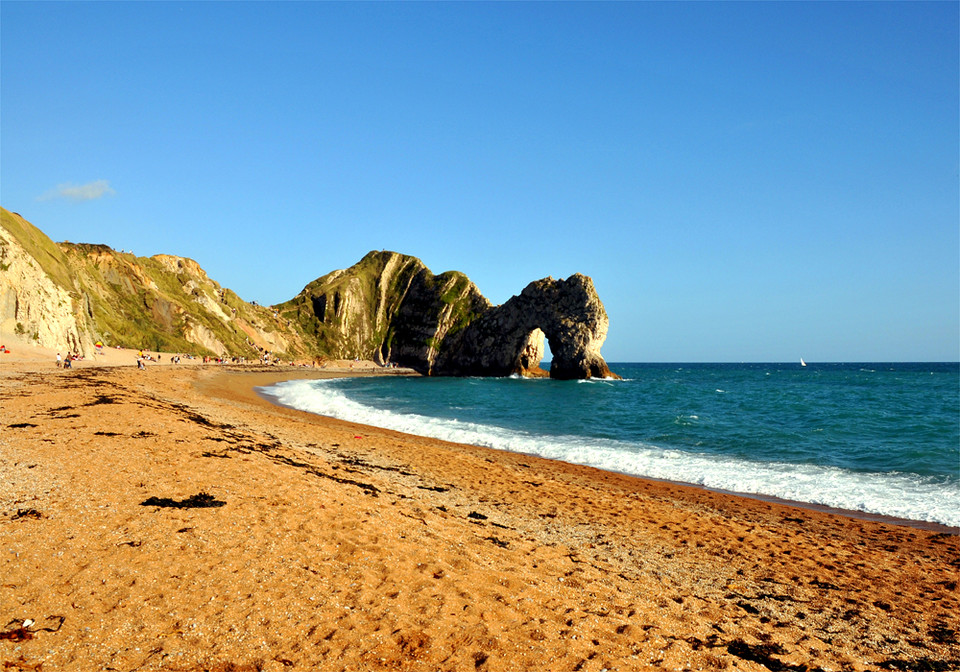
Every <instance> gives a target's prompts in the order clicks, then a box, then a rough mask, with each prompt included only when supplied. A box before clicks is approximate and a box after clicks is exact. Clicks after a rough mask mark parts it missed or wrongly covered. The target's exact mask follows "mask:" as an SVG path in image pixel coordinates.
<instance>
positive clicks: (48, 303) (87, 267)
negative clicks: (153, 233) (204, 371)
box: [0, 208, 316, 358]
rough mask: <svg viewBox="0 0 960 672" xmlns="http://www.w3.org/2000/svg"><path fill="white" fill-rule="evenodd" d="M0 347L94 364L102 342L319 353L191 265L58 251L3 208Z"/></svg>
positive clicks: (78, 247) (248, 353) (73, 248)
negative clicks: (73, 355)
mask: <svg viewBox="0 0 960 672" xmlns="http://www.w3.org/2000/svg"><path fill="white" fill-rule="evenodd" d="M0 215H2V219H0V223H2V226H0V339H2V340H4V341H8V340H13V339H16V340H19V341H21V342H25V343H29V344H34V345H40V346H43V347H49V348H53V349H57V350H63V351H64V352H77V353H79V354H84V355H89V354H91V352H92V351H93V345H94V343H95V342H96V341H98V340H101V341H103V342H104V343H105V344H107V345H119V346H125V347H131V348H143V349H147V350H166V351H168V352H186V353H193V354H197V355H218V356H224V355H235V356H242V357H247V358H256V357H258V356H259V354H260V353H261V352H263V351H270V352H273V353H283V354H285V355H287V356H289V357H290V358H293V357H307V356H310V355H311V353H313V352H314V351H315V349H316V348H314V347H311V344H309V343H304V342H303V340H302V339H301V338H300V335H299V333H298V332H297V331H296V330H293V329H290V328H288V325H287V324H286V323H284V322H282V321H281V320H280V319H279V318H278V317H277V316H276V314H275V312H274V311H273V310H271V309H269V308H266V307H263V306H257V305H254V304H250V303H247V302H246V301H243V300H242V299H240V298H239V297H238V296H237V295H236V294H234V293H233V292H232V291H230V290H229V289H225V288H223V287H221V286H220V285H219V284H218V283H216V282H215V281H213V280H211V279H210V278H209V277H207V274H206V273H205V272H204V270H203V269H202V268H200V266H199V264H197V263H196V262H195V261H193V260H192V259H186V258H183V257H175V256H170V255H157V256H154V257H137V256H134V255H133V254H129V253H121V252H117V251H116V250H113V249H111V248H109V247H107V246H106V245H91V244H86V243H76V244H75V243H54V242H53V241H52V240H50V239H49V238H48V237H47V236H46V235H45V234H44V233H43V232H42V231H40V229H38V228H37V227H35V226H33V225H32V224H31V223H29V222H28V221H26V220H25V219H24V218H23V217H21V216H20V215H18V214H16V213H12V212H9V211H8V210H6V209H2V208H0Z"/></svg>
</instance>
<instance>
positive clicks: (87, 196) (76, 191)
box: [37, 180, 117, 202]
mask: <svg viewBox="0 0 960 672" xmlns="http://www.w3.org/2000/svg"><path fill="white" fill-rule="evenodd" d="M116 193H117V192H116V191H114V190H113V188H112V187H111V186H110V182H109V181H108V180H95V181H94V182H88V183H87V184H73V183H72V182H67V183H65V184H58V185H57V187H56V188H55V189H51V190H49V191H47V192H46V193H44V194H41V195H40V196H37V200H38V201H54V200H57V199H61V198H62V199H65V200H68V201H75V202H80V201H95V200H97V199H98V198H103V197H104V196H113V195H114V194H116Z"/></svg>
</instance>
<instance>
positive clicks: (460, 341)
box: [431, 273, 618, 379]
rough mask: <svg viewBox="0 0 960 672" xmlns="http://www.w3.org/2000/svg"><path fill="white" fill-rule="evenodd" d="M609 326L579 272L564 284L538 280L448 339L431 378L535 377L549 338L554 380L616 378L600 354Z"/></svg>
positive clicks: (593, 291)
mask: <svg viewBox="0 0 960 672" xmlns="http://www.w3.org/2000/svg"><path fill="white" fill-rule="evenodd" d="M608 325H609V319H608V318H607V312H606V310H604V308H603V304H602V303H601V302H600V297H599V296H597V292H596V289H595V288H594V286H593V280H591V279H590V278H589V277H587V276H585V275H581V274H579V273H577V274H575V275H572V276H570V277H569V278H567V279H566V280H563V279H560V280H554V279H553V278H544V279H542V280H536V281H534V282H531V283H530V284H529V285H527V286H526V287H525V288H524V290H523V291H522V292H521V293H520V294H519V295H517V296H514V297H513V298H511V299H510V300H509V301H507V302H506V303H504V304H503V305H501V306H497V307H495V308H491V309H490V310H489V311H487V312H486V313H484V314H483V315H482V316H480V317H479V318H478V319H476V320H474V321H473V322H471V323H470V324H469V325H468V326H467V327H466V329H464V330H463V332H461V333H460V334H458V335H457V337H456V338H451V339H448V341H447V342H445V343H444V348H443V352H442V353H441V356H440V357H439V358H438V359H437V362H436V365H435V366H434V369H433V370H432V371H431V373H432V374H434V375H454V376H463V375H467V376H471V375H476V376H507V375H511V374H514V373H519V374H521V375H530V374H534V373H535V372H536V371H537V370H538V369H539V364H540V360H541V359H542V358H543V354H544V347H543V341H544V339H546V340H547V342H549V344H550V350H551V352H552V353H553V362H552V364H551V366H550V377H551V378H558V379H574V378H578V379H579V378H616V377H618V376H617V375H616V374H614V373H612V372H611V371H610V368H609V367H608V366H607V363H606V362H605V361H604V359H603V357H602V356H601V355H600V347H601V346H602V345H603V342H604V340H605V339H606V337H607V327H608Z"/></svg>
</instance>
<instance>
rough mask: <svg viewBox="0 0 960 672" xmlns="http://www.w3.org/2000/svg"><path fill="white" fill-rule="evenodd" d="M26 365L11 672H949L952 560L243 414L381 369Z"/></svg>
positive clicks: (14, 524)
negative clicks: (303, 387)
mask: <svg viewBox="0 0 960 672" xmlns="http://www.w3.org/2000/svg"><path fill="white" fill-rule="evenodd" d="M16 355H17V353H15V356H14V357H10V356H4V355H0V406H2V416H0V553H2V556H0V558H2V559H0V574H2V577H3V578H2V583H0V664H2V666H3V669H13V670H33V669H42V670H48V671H49V670H101V669H103V670H106V669H114V670H123V671H128V670H131V671H132V670H184V671H188V670H189V671H193V670H216V671H226V670H415V671H421V670H422V671H428V670H429V671H434V670H477V669H479V670H503V671H507V670H585V671H599V670H603V669H607V670H652V669H669V670H684V669H705V670H723V669H726V670H755V671H760V672H762V671H764V670H841V669H847V670H896V669H900V670H950V669H958V668H960V635H958V631H960V617H958V614H960V604H958V601H960V600H958V591H957V580H958V572H960V543H958V537H957V536H955V535H952V534H948V533H944V532H937V531H931V530H923V529H918V528H915V527H907V526H902V525H896V524H891V523H884V522H876V521H869V520H860V519H854V518H850V517H846V516H842V515H837V514H833V513H828V512H819V511H813V510H809V509H801V508H795V507H791V506H788V505H785V504H782V503H777V502H765V501H758V500H755V499H747V498H742V497H737V496H734V495H729V494H724V493H715V492H709V491H705V490H702V489H698V488H692V487H684V486H680V485H674V484H670V483H662V482H654V481H648V480H643V479H637V478H632V477H628V476H623V475H619V474H612V473H608V472H602V471H598V470H595V469H590V468H585V467H579V466H574V465H568V464H564V463H558V462H551V461H547V460H543V459H539V458H536V457H532V456H526V455H518V454H511V453H502V452H497V451H493V450H488V449H483V448H477V447H472V446H464V445H459V444H452V443H447V442H443V441H438V440H433V439H424V438H420V437H413V436H409V435H404V434H400V433H397V432H392V431H387V430H381V429H376V428H371V427H365V426H361V425H354V424H350V423H346V422H342V421H337V420H332V419H328V418H321V417H318V416H313V415H310V414H306V413H303V412H300V411H295V410H292V409H288V408H283V407H279V406H274V405H271V404H270V403H268V402H267V401H265V400H264V399H262V398H260V397H259V396H258V395H257V394H256V392H255V391H254V389H253V388H254V387H255V386H259V385H265V384H270V383H271V382H276V381H278V380H281V379H285V378H289V377H302V376H320V375H341V374H351V373H352V374H354V375H356V374H359V373H363V372H365V371H366V370H367V369H363V370H361V367H360V366H355V369H353V370H350V369H349V363H342V364H343V367H344V368H342V369H340V370H317V369H292V368H291V369H285V370H277V369H267V370H261V369H257V367H236V368H233V367H218V366H197V365H191V366H180V367H176V366H170V365H165V366H149V367H148V368H147V370H145V371H138V370H137V369H136V368H135V367H134V366H131V365H130V364H132V361H128V358H127V354H126V353H124V355H123V356H122V357H121V356H119V355H117V357H118V360H117V361H116V362H113V361H111V362H104V361H102V360H98V362H99V365H94V364H93V362H80V363H78V364H77V365H76V366H75V368H73V369H71V370H66V371H64V370H59V369H56V368H55V367H54V366H53V364H52V361H53V360H52V359H51V358H49V356H48V353H44V355H43V356H42V357H41V356H38V357H36V358H35V359H30V358H29V357H26V356H23V355H21V356H19V357H17V356H16ZM104 357H105V356H104ZM104 363H116V364H124V365H123V366H104V365H103V364H104ZM364 375H366V374H364Z"/></svg>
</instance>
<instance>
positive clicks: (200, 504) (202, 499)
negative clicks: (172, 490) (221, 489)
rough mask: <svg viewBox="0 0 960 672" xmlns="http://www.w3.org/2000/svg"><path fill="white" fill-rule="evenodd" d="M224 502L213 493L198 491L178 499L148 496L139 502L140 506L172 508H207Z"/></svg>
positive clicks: (221, 504)
mask: <svg viewBox="0 0 960 672" xmlns="http://www.w3.org/2000/svg"><path fill="white" fill-rule="evenodd" d="M224 504H226V502H221V501H220V500H218V499H217V498H216V497H214V496H213V495H208V494H207V493H205V492H198V493H197V494H195V495H191V496H189V497H187V498H186V499H181V500H179V501H177V500H175V499H170V498H169V497H149V498H148V499H145V500H143V501H142V502H140V506H162V507H167V508H173V509H207V508H213V507H218V506H223V505H224Z"/></svg>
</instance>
